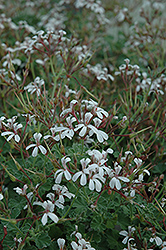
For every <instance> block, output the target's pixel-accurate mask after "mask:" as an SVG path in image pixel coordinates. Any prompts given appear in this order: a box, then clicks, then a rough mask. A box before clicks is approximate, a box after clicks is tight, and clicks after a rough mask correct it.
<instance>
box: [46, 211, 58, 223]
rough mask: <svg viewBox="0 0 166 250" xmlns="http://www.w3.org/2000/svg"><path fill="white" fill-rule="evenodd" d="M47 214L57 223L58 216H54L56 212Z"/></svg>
mask: <svg viewBox="0 0 166 250" xmlns="http://www.w3.org/2000/svg"><path fill="white" fill-rule="evenodd" d="M47 215H48V216H49V217H50V219H51V220H53V221H54V222H55V223H57V222H58V220H59V219H58V216H56V214H54V213H50V212H49V213H47Z"/></svg>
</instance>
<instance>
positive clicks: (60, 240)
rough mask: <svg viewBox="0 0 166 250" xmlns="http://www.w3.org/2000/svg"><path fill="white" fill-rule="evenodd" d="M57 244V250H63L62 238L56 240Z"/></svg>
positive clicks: (63, 241)
mask: <svg viewBox="0 0 166 250" xmlns="http://www.w3.org/2000/svg"><path fill="white" fill-rule="evenodd" d="M57 243H58V246H59V250H63V249H64V246H65V240H64V239H62V238H59V239H57Z"/></svg>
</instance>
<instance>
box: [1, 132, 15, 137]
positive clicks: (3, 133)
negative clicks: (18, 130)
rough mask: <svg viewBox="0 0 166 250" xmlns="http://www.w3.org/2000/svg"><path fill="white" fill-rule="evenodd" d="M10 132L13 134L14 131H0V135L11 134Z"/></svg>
mask: <svg viewBox="0 0 166 250" xmlns="http://www.w3.org/2000/svg"><path fill="white" fill-rule="evenodd" d="M11 134H14V133H13V132H11V131H5V132H2V133H1V136H5V135H11Z"/></svg>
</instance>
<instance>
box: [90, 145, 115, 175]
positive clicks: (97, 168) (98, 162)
mask: <svg viewBox="0 0 166 250" xmlns="http://www.w3.org/2000/svg"><path fill="white" fill-rule="evenodd" d="M87 153H88V154H89V155H90V156H91V157H92V162H93V163H92V164H90V165H89V167H88V170H90V171H93V172H95V173H99V174H100V176H103V175H104V172H105V171H106V172H107V174H109V173H110V171H111V169H110V167H107V166H105V163H106V162H107V160H108V159H107V154H108V153H110V154H112V153H113V150H112V149H111V148H108V149H107V150H106V151H104V150H103V151H102V153H101V152H100V151H98V150H96V149H93V150H88V151H87Z"/></svg>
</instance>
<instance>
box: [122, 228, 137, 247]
mask: <svg viewBox="0 0 166 250" xmlns="http://www.w3.org/2000/svg"><path fill="white" fill-rule="evenodd" d="M134 231H135V227H131V226H128V232H127V231H125V230H123V231H120V233H119V234H120V235H123V236H125V238H124V239H123V241H122V243H123V244H126V243H127V242H128V240H129V239H130V240H131V239H133V238H132V233H133V232H134ZM133 240H134V239H133Z"/></svg>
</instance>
